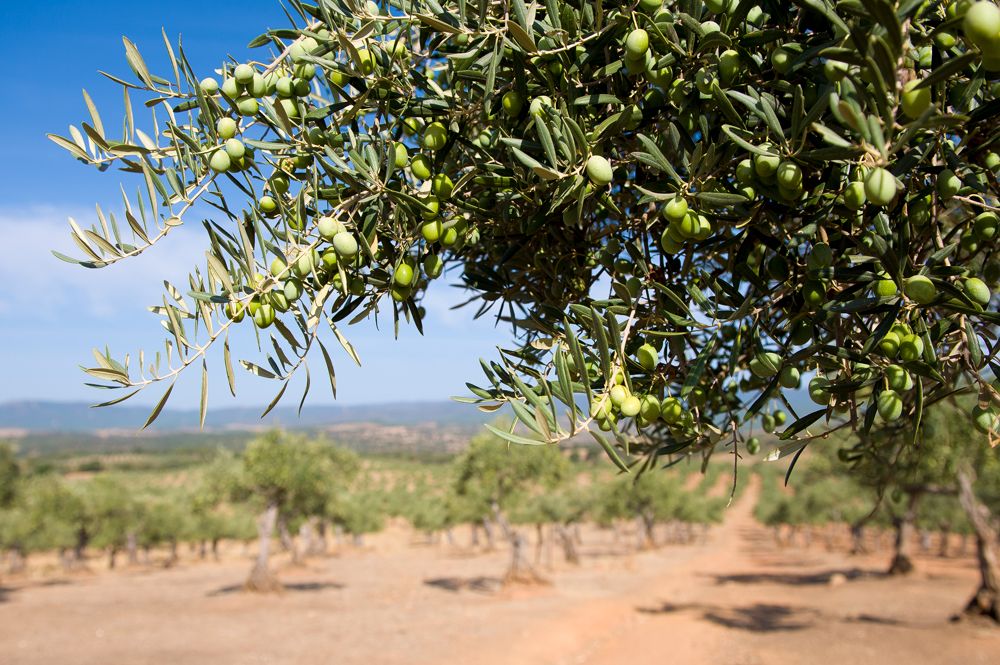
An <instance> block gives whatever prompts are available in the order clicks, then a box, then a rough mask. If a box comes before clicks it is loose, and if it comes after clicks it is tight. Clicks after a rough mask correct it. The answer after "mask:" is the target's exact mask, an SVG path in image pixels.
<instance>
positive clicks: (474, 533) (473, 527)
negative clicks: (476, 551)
mask: <svg viewBox="0 0 1000 665" xmlns="http://www.w3.org/2000/svg"><path fill="white" fill-rule="evenodd" d="M469 531H470V532H471V535H470V537H469V547H470V548H476V547H479V525H478V524H476V523H475V522H472V523H470V524H469Z"/></svg>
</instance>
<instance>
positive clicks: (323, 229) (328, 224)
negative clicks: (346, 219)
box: [316, 217, 345, 240]
mask: <svg viewBox="0 0 1000 665" xmlns="http://www.w3.org/2000/svg"><path fill="white" fill-rule="evenodd" d="M316 228H317V230H318V231H319V234H320V236H322V237H323V239H324V240H333V239H334V238H335V237H336V236H337V234H338V233H342V232H343V231H344V230H345V228H344V225H343V223H341V222H340V221H339V220H337V219H336V218H334V217H320V218H319V222H317V224H316Z"/></svg>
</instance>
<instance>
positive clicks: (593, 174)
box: [587, 155, 615, 187]
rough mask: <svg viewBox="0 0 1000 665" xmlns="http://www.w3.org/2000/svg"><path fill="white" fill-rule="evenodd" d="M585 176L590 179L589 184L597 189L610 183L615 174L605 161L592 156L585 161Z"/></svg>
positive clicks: (602, 158)
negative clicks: (591, 183)
mask: <svg viewBox="0 0 1000 665" xmlns="http://www.w3.org/2000/svg"><path fill="white" fill-rule="evenodd" d="M587 175H588V176H589V177H590V180H591V182H593V183H594V184H595V185H597V186H599V187H603V186H605V185H607V184H608V183H610V182H611V180H612V179H613V178H614V175H615V173H614V169H612V168H611V164H610V162H608V160H607V159H605V158H604V157H601V156H600V155H592V156H591V157H590V159H588V160H587Z"/></svg>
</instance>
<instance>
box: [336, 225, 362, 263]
mask: <svg viewBox="0 0 1000 665" xmlns="http://www.w3.org/2000/svg"><path fill="white" fill-rule="evenodd" d="M333 248H334V249H335V250H336V251H337V256H340V257H341V258H345V259H348V258H353V257H355V256H357V254H358V241H357V240H356V239H355V238H354V236H353V235H352V234H351V233H349V232H348V231H341V232H340V233H338V234H337V235H335V236H333Z"/></svg>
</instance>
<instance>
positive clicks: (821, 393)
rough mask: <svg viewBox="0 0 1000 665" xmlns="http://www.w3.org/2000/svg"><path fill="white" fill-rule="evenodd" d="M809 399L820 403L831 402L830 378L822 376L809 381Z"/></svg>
mask: <svg viewBox="0 0 1000 665" xmlns="http://www.w3.org/2000/svg"><path fill="white" fill-rule="evenodd" d="M809 399H811V400H812V401H813V402H815V403H816V404H819V405H824V406H825V405H826V404H828V403H829V402H830V380H829V379H827V378H824V377H822V376H817V377H814V378H813V379H811V380H810V381H809Z"/></svg>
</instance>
